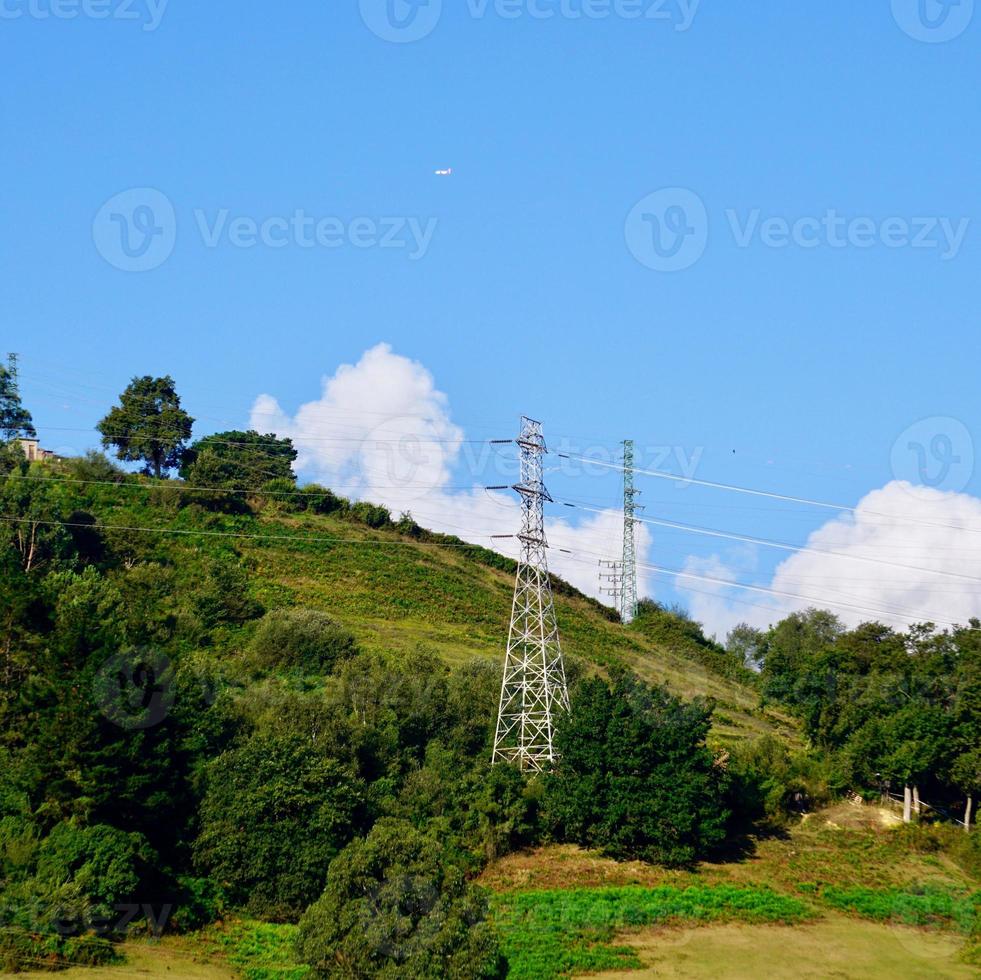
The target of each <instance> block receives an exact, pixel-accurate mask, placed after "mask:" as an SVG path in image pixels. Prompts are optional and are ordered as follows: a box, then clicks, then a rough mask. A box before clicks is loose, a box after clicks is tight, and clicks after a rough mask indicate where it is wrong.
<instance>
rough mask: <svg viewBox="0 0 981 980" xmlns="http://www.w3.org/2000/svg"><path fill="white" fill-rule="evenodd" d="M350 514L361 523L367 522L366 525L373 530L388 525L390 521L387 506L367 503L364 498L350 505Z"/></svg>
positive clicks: (390, 517)
mask: <svg viewBox="0 0 981 980" xmlns="http://www.w3.org/2000/svg"><path fill="white" fill-rule="evenodd" d="M350 514H351V517H352V518H353V519H354V520H356V521H358V522H359V523H361V524H367V525H368V527H371V528H374V529H375V530H378V529H379V528H383V527H388V525H389V524H391V523H392V515H391V513H390V512H389V510H388V509H387V508H385V507H379V506H378V505H377V504H369V503H368V502H367V501H366V500H359V501H358V503H356V504H354V505H352V507H351V511H350Z"/></svg>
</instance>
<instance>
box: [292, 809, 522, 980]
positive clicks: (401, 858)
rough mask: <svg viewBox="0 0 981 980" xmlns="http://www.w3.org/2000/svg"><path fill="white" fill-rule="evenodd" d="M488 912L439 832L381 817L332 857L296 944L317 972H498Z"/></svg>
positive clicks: (429, 977)
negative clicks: (323, 884) (426, 831)
mask: <svg viewBox="0 0 981 980" xmlns="http://www.w3.org/2000/svg"><path fill="white" fill-rule="evenodd" d="M487 912H488V905H487V899H486V898H485V897H484V894H483V893H482V892H481V891H480V890H479V889H477V888H475V887H474V886H473V885H471V884H469V883H468V882H467V880H466V877H465V875H464V873H463V871H462V870H461V869H460V868H459V867H458V866H457V865H456V864H454V863H452V862H450V861H448V860H447V859H446V856H445V854H444V852H443V850H442V847H441V844H440V842H439V841H437V840H435V839H434V838H433V837H430V836H427V835H426V834H424V833H422V832H421V831H419V830H417V829H416V828H415V827H413V826H412V825H411V824H409V823H406V822H404V821H397V820H383V821H380V822H379V823H377V824H376V825H375V826H374V827H373V828H372V830H371V833H370V834H368V836H367V837H366V838H365V839H364V840H356V841H354V842H353V843H351V844H349V845H348V846H347V847H346V848H345V849H344V851H342V852H341V854H340V855H338V857H336V858H335V859H334V861H333V862H332V863H331V866H330V870H329V871H328V873H327V885H326V888H325V889H324V893H323V895H321V897H320V898H319V899H318V900H317V902H316V903H315V904H314V905H312V906H311V907H310V908H309V909H308V910H307V912H306V914H305V915H304V916H303V918H302V920H301V921H300V935H299V938H298V940H297V950H298V952H299V955H300V958H301V959H302V960H303V962H305V963H307V964H309V965H310V967H311V968H312V969H313V972H314V975H315V976H317V977H337V978H345V980H346V978H361V977H365V978H367V977H389V978H393V980H394V978H400V977H414V978H417V980H442V978H450V980H478V978H479V980H494V978H500V977H504V976H505V975H506V973H507V964H506V961H505V959H504V957H503V956H502V955H501V952H500V948H499V945H498V940H497V937H496V935H495V933H494V931H493V929H492V927H491V926H490V924H489V923H488V921H487Z"/></svg>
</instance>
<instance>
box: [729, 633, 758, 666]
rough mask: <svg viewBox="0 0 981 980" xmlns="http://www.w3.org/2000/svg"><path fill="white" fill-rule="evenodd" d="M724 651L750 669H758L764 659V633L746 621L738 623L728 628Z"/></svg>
mask: <svg viewBox="0 0 981 980" xmlns="http://www.w3.org/2000/svg"><path fill="white" fill-rule="evenodd" d="M726 652H727V653H731V654H732V655H733V656H734V657H735V658H736V659H737V660H738V661H739V662H740V663H741V664H743V665H744V666H746V667H749V669H750V670H759V669H760V668H761V667H762V666H763V661H764V660H765V659H766V634H765V633H764V632H763V630H758V629H756V627H754V626H750V625H749V624H748V623H740V624H739V625H738V626H734V627H733V628H732V629H731V630H729V635H728V636H727V637H726Z"/></svg>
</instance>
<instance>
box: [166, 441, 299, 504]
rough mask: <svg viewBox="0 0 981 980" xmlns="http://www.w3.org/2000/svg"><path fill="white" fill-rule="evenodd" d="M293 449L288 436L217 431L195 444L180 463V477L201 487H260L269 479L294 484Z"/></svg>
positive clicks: (249, 488) (248, 488)
mask: <svg viewBox="0 0 981 980" xmlns="http://www.w3.org/2000/svg"><path fill="white" fill-rule="evenodd" d="M296 455H297V454H296V450H295V449H294V448H293V443H292V441H291V440H289V439H277V438H276V436H275V435H260V434H259V433H258V432H255V431H254V430H251V429H250V430H249V431H248V432H238V431H231V432H217V433H215V435H212V436H205V437H204V438H203V439H199V440H198V441H197V442H195V443H194V445H193V446H191V447H190V448H189V449H188V450H187V451H186V452H185V453H184V457H183V460H182V462H181V478H182V479H184V480H187V482H188V483H191V484H194V485H196V486H201V487H235V488H238V489H244V490H259V489H261V487H262V486H263V485H264V484H266V483H268V482H269V481H270V480H276V479H282V480H288V481H289V484H290V488H291V489H292V488H294V487H295V486H296V477H295V476H294V475H293V463H294V461H295V460H296Z"/></svg>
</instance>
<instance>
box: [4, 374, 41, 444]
mask: <svg viewBox="0 0 981 980" xmlns="http://www.w3.org/2000/svg"><path fill="white" fill-rule="evenodd" d="M0 436H2V437H3V439H4V441H6V442H10V441H11V440H12V439H16V438H17V437H18V436H26V437H27V438H28V439H35V438H37V432H36V431H35V429H34V420H33V419H32V418H31V413H30V412H29V411H27V409H26V408H24V405H23V403H22V402H21V399H20V391H19V390H18V387H17V375H16V373H15V372H14V370H13V367H12V365H4V364H0Z"/></svg>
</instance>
